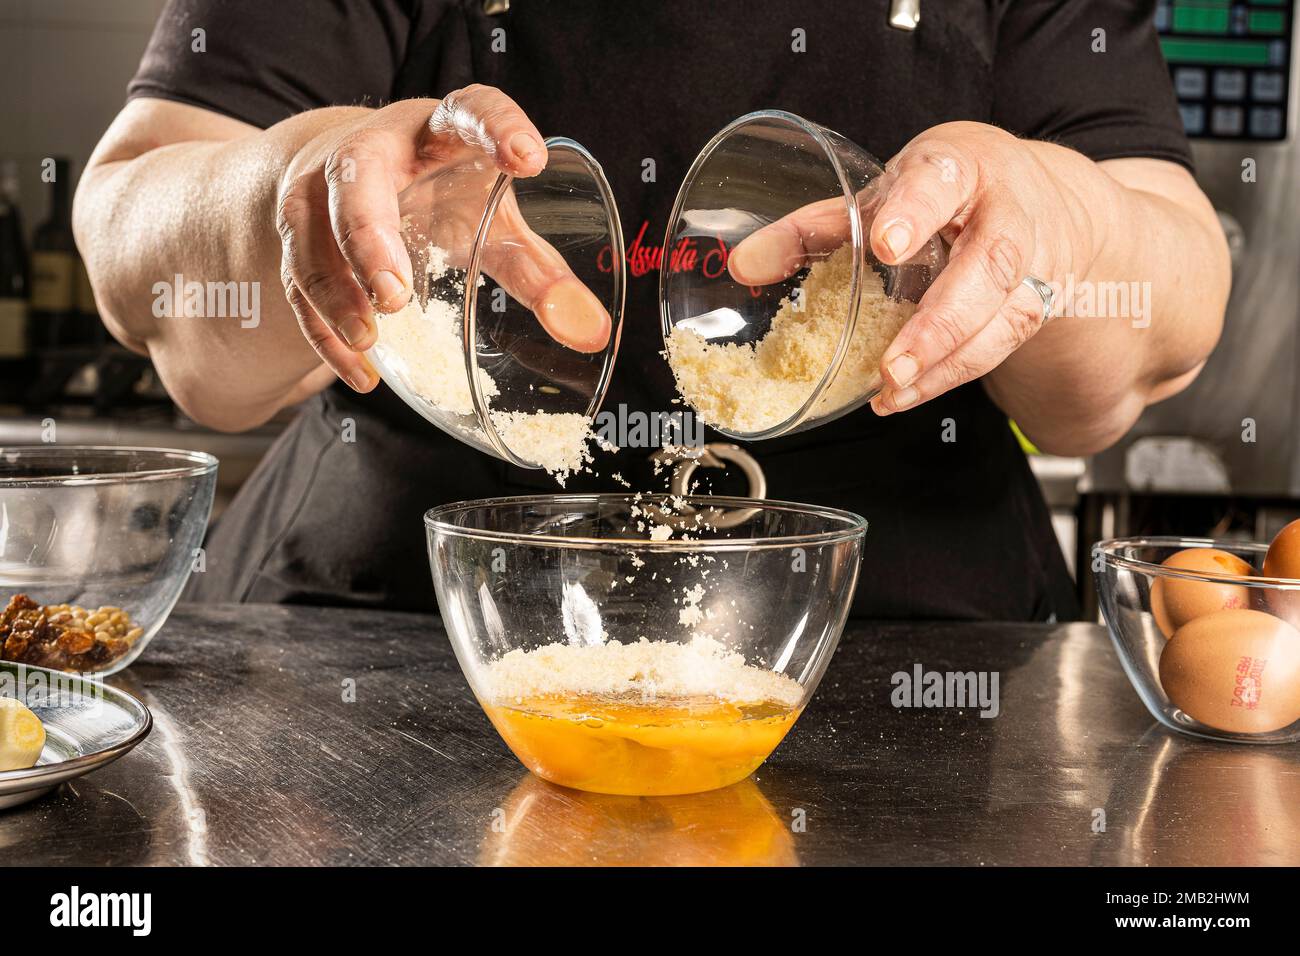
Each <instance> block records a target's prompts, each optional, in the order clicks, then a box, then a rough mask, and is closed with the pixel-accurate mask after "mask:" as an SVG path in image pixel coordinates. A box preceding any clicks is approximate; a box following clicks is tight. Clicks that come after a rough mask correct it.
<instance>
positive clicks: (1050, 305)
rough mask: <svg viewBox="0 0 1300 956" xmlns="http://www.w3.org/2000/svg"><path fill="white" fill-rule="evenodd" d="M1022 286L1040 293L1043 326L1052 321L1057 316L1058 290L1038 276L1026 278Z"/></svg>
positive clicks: (1021, 282) (1022, 280)
mask: <svg viewBox="0 0 1300 956" xmlns="http://www.w3.org/2000/svg"><path fill="white" fill-rule="evenodd" d="M1020 284H1021V285H1023V286H1026V287H1027V288H1029V289H1032V290H1033V291H1034V292H1037V293H1038V297H1039V298H1040V299H1042V300H1043V325H1046V324H1047V323H1048V322H1050V321H1052V318H1053V316H1055V315H1056V313H1055V311H1053V310H1054V309H1055V306H1056V290H1054V289H1053V288H1052V287H1051V286H1050V285H1048V284H1047V283H1046V282H1044V281H1043V280H1042V279H1040V278H1038V277H1037V276H1025V277H1024V278H1023V279H1021V280H1020Z"/></svg>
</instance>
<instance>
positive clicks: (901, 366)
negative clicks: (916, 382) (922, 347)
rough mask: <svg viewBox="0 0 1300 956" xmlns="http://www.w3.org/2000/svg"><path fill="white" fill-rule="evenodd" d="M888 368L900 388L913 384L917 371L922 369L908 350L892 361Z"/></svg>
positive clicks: (890, 375)
mask: <svg viewBox="0 0 1300 956" xmlns="http://www.w3.org/2000/svg"><path fill="white" fill-rule="evenodd" d="M888 368H889V377H890V378H892V379H893V380H894V384H895V385H896V386H898V387H899V388H902V387H903V386H905V385H911V384H912V380H913V379H915V378H916V374H917V372H919V371H921V366H920V364H919V363H918V362H917V361H916V359H914V358H913V357H912V356H911V354H910V353H908V352H904V353H903V354H902V355H900V356H898V357H897V358H896V359H894V360H893V361H891V362H890V363H889V366H888Z"/></svg>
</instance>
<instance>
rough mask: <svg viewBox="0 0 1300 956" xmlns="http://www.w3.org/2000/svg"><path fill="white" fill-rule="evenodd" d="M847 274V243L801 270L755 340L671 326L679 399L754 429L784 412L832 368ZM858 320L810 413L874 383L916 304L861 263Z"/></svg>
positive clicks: (843, 402)
mask: <svg viewBox="0 0 1300 956" xmlns="http://www.w3.org/2000/svg"><path fill="white" fill-rule="evenodd" d="M852 282H853V246H852V245H851V244H845V245H843V246H841V247H840V248H839V249H837V250H836V251H835V252H833V253H832V254H831V255H830V256H828V257H827V258H825V259H822V260H819V261H817V262H815V263H813V265H812V266H811V267H810V268H809V270H808V275H807V276H805V278H804V280H803V282H802V283H801V284H800V286H799V290H798V295H797V296H795V295H792V296H790V297H788V298H786V299H785V300H784V301H782V303H781V306H780V308H779V309H778V310H777V312H776V315H775V316H773V318H772V324H771V326H770V328H769V329H768V331H767V334H766V335H764V336H763V337H762V338H761V339H760V340H759V341H758V342H756V343H753V344H746V343H737V342H710V341H709V340H708V339H706V338H704V337H703V336H701V335H699V334H698V333H697V332H694V331H692V330H691V329H689V328H685V327H683V326H682V325H678V326H676V327H675V328H674V329H673V331H672V332H671V333H670V334H669V336H668V338H667V339H666V345H667V351H668V363H669V365H670V366H671V367H672V370H673V375H674V376H675V377H676V379H677V389H678V391H679V392H680V394H681V396H682V398H683V399H684V400H685V401H686V402H687V403H688V404H690V405H691V407H693V408H694V409H695V411H696V412H697V413H698V414H699V416H700V417H701V418H702V419H703V420H704V421H705V422H707V423H708V424H710V425H713V426H715V427H718V428H723V429H726V430H727V431H730V432H735V433H754V432H760V431H766V430H767V429H770V428H774V427H776V426H777V425H780V424H781V423H782V422H785V421H787V420H789V419H790V418H791V417H792V416H794V415H795V413H797V412H798V410H799V408H800V407H801V406H802V405H803V403H804V402H806V401H807V400H808V398H809V396H810V395H811V394H812V392H813V389H814V388H816V387H817V384H818V382H819V381H820V380H821V377H822V376H823V375H824V374H825V373H826V370H827V369H828V368H829V367H830V364H831V361H832V360H833V359H834V357H835V352H836V349H838V348H839V344H840V338H841V336H842V335H843V333H844V323H845V321H846V316H848V314H849V308H850V305H851V293H852ZM860 283H861V287H862V289H861V304H860V306H859V309H858V322H857V325H856V326H855V327H854V330H853V335H852V337H851V338H850V339H849V345H848V350H847V351H846V353H845V356H844V361H843V363H842V364H841V366H840V371H839V374H838V375H837V376H836V377H835V380H834V381H833V382H832V383H831V384H830V386H829V387H828V388H827V389H826V390H825V391H824V392H823V393H822V395H821V396H820V397H819V398H818V400H817V402H816V404H815V405H814V406H813V411H812V414H813V415H814V416H818V415H826V414H829V413H831V412H834V411H836V410H838V409H841V408H844V407H845V406H847V405H850V404H852V403H854V402H856V401H858V400H859V399H860V398H862V397H863V396H865V395H867V394H869V393H870V392H871V391H872V390H874V389H875V388H876V387H878V385H879V381H880V375H879V367H880V359H881V358H882V357H883V356H884V354H885V349H886V348H888V347H889V343H890V342H892V341H893V339H894V336H895V335H897V334H898V330H899V329H901V328H902V327H903V325H904V323H906V322H907V320H908V319H909V318H911V316H912V313H913V312H914V311H915V310H916V305H915V304H914V303H912V302H907V301H895V300H893V299H891V298H889V296H887V295H886V294H885V288H884V284H883V283H882V282H881V279H880V277H879V276H878V275H876V273H875V272H874V271H873V270H872V269H869V268H863V269H862V272H861V278H860Z"/></svg>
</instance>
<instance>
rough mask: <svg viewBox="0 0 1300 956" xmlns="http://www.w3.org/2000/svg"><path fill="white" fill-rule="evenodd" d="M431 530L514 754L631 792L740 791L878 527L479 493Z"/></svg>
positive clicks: (805, 516)
mask: <svg viewBox="0 0 1300 956" xmlns="http://www.w3.org/2000/svg"><path fill="white" fill-rule="evenodd" d="M697 518H705V519H707V520H706V521H705V522H703V523H702V522H701V521H697V520H696V519H697ZM424 523H425V529H426V532H427V536H428V545H429V563H430V566H431V568H432V571H433V581H434V586H435V589H436V590H437V594H438V606H439V609H440V610H441V613H442V621H443V626H444V627H445V628H446V630H447V634H448V636H449V637H450V638H451V644H452V647H453V648H454V649H455V652H456V657H457V659H458V660H459V662H460V666H461V669H462V670H463V671H464V672H465V677H466V679H467V680H468V681H469V684H470V687H471V688H472V689H473V691H474V694H475V696H476V697H477V698H478V701H479V703H480V704H481V705H482V706H483V709H484V711H485V712H486V713H487V715H488V717H489V718H490V719H491V721H492V723H493V725H494V726H495V727H496V729H497V730H498V731H499V732H500V734H501V736H502V737H503V738H504V740H505V742H506V743H507V744H508V745H509V747H510V749H511V750H512V751H514V753H515V755H516V756H517V757H518V758H519V760H520V762H522V763H523V764H524V766H526V767H527V768H528V769H529V770H531V771H532V772H533V773H535V774H537V775H538V776H540V777H543V778H544V779H546V780H549V781H551V782H552V783H557V784H561V785H564V786H568V787H573V788H575V789H578V790H588V791H594V792H598V793H614V794H631V795H638V796H658V795H669V794H679V793H697V792H700V791H704V790H713V789H716V788H718V787H725V786H728V785H729V784H732V783H735V782H737V781H738V780H742V779H744V778H745V777H747V776H748V775H749V774H750V773H752V772H753V771H754V770H755V769H756V768H757V767H758V766H759V764H761V763H762V762H763V761H764V760H765V759H767V757H768V755H769V754H770V753H771V752H772V751H773V750H775V749H776V747H777V745H778V744H779V743H780V742H781V740H782V738H784V737H785V735H786V733H787V732H788V731H789V730H790V728H791V727H792V726H793V725H794V722H795V720H796V719H797V718H798V717H799V715H800V713H802V711H803V709H804V707H805V706H806V705H807V703H808V701H809V698H811V696H812V694H813V691H814V690H816V688H817V683H818V681H820V680H821V677H822V674H823V673H825V670H826V665H827V663H828V662H829V661H830V658H831V655H832V653H834V650H835V645H836V643H837V642H838V641H839V637H840V632H841V631H842V630H843V627H844V622H845V620H846V618H847V617H848V613H849V607H850V604H851V602H852V599H853V592H854V588H855V587H856V585H857V580H858V566H859V559H860V557H861V551H862V542H863V536H864V534H865V532H866V522H865V521H864V520H863V519H862V518H861V517H859V516H858V515H855V514H851V513H850V512H846V511H837V510H835V509H832V508H821V507H816V506H812V505H800V504H792V503H788V502H780V501H768V500H762V499H755V498H724V497H720V496H719V497H713V496H699V497H686V498H674V497H672V496H667V495H619V494H610V495H539V496H530V497H520V498H495V499H484V500H480V501H467V502H458V503H455V504H449V505H444V506H442V507H439V508H435V509H433V510H432V511H430V512H428V513H427V514H426V515H425V518H424Z"/></svg>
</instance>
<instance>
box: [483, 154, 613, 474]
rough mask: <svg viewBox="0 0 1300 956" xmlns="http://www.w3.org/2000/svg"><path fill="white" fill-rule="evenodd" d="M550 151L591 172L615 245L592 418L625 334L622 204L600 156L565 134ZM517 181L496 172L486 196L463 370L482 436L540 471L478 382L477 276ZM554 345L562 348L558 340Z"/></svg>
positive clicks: (507, 456) (503, 453) (589, 413)
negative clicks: (518, 447)
mask: <svg viewBox="0 0 1300 956" xmlns="http://www.w3.org/2000/svg"><path fill="white" fill-rule="evenodd" d="M546 149H547V152H548V153H549V152H550V151H551V150H553V149H564V150H568V151H570V152H572V153H574V154H575V155H576V156H577V157H578V158H579V159H580V160H582V163H583V165H584V166H585V167H586V168H587V173H588V175H590V176H591V179H592V181H593V182H594V183H595V184H596V188H597V189H598V190H599V191H600V198H601V201H602V202H603V203H604V205H605V217H606V222H607V224H608V226H609V235H610V243H611V245H612V248H611V250H610V252H611V255H610V267H611V268H612V269H613V277H614V300H613V305H614V314H612V315H611V316H610V317H609V318H610V330H609V344H608V345H606V346H605V357H604V363H603V365H602V367H601V371H600V380H599V381H598V382H597V383H596V389H595V392H594V393H593V394H592V397H591V401H590V402H588V403H587V409H586V411H585V412H584V413H583V414H584V415H585V416H586V417H587V419H588V420H591V419H593V418H595V416H596V413H597V412H598V411H600V406H601V405H603V404H604V402H605V393H606V392H607V391H608V390H609V383H610V380H611V379H612V378H613V376H614V361H615V360H616V359H617V358H618V349H619V344H620V342H621V340H622V336H623V308H624V306H625V304H626V299H625V296H626V291H627V290H626V286H625V284H624V283H625V277H624V271H623V270H624V265H625V259H624V255H625V253H624V248H623V224H622V221H621V220H620V219H619V216H618V204H617V203H616V202H615V201H614V191H613V190H612V189H611V188H610V186H609V180H608V179H607V178H606V177H605V170H604V169H602V168H601V165H600V163H599V162H597V160H596V157H595V156H593V155H591V153H590V152H589V151H588V150H587V148H586V147H585V146H583V145H582V144H581V143H579V142H578V141H577V140H572V139H569V138H568V137H567V136H550V137H547V139H546ZM544 172H545V170H543V173H539V174H538V175H542V174H544ZM514 181H515V177H514V176H512V175H510V174H509V173H501V174H500V175H499V176H497V181H496V182H495V183H494V184H493V186H492V191H491V192H490V193H489V194H488V200H487V204H486V205H485V206H484V207H483V217H482V218H481V219H480V220H479V225H478V232H477V233H475V235H474V245H473V247H472V248H471V249H470V256H469V266H468V269H467V271H466V273H465V288H466V290H467V294H466V296H465V303H464V306H463V310H462V315H461V328H462V329H463V330H464V336H465V371H466V374H468V375H469V385H470V396H471V397H472V399H473V401H474V415H475V417H476V418H477V419H478V420H479V421H480V422H481V423H482V426H483V434H484V435H486V436H487V440H488V443H489V444H491V445H492V447H493V448H494V449H496V451H497V453H498V454H499V455H500V456H501V457H502V458H504V459H505V460H506V461H508V462H510V463H511V464H512V465H518V466H519V467H520V468H529V469H533V470H536V469H539V468H540V467H541V466H540V465H539V464H537V463H535V462H531V461H528V460H526V459H524V458H520V457H519V456H518V455H516V454H515V453H514V451H512V450H511V448H510V447H509V446H508V445H507V444H506V443H505V441H504V440H503V439H502V438H501V435H500V433H498V432H497V427H496V425H495V424H494V423H493V421H492V414H491V411H490V410H489V408H488V402H487V396H485V395H484V394H483V386H482V383H481V382H480V381H479V374H478V347H477V342H478V280H479V274H480V265H481V259H482V255H483V246H484V244H485V243H486V242H487V234H488V230H489V229H490V228H491V226H492V220H493V219H494V218H495V217H496V214H497V206H498V205H500V203H501V199H502V197H504V196H505V194H506V190H508V189H509V188H510V184H511V183H513V182H514ZM556 347H557V348H564V346H562V345H560V344H559V343H558V342H557V343H556Z"/></svg>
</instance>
